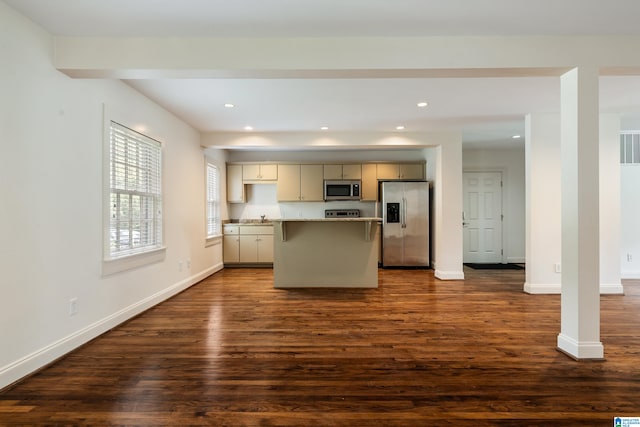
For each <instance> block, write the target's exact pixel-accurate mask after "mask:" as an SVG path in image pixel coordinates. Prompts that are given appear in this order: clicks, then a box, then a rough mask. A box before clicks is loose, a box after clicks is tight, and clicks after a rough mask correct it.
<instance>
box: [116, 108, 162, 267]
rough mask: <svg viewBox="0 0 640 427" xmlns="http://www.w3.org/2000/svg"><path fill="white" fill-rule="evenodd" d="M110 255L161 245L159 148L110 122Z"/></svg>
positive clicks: (156, 142) (145, 250) (155, 247)
mask: <svg viewBox="0 0 640 427" xmlns="http://www.w3.org/2000/svg"><path fill="white" fill-rule="evenodd" d="M109 166H110V168H109V169H110V170H109V187H110V194H109V203H110V205H109V257H110V258H119V257H124V256H127V255H133V254H138V253H142V252H147V251H151V250H154V249H157V248H160V247H161V246H162V150H161V145H160V143H159V142H158V141H156V140H154V139H151V138H149V137H148V136H145V135H143V134H140V133H138V132H136V131H134V130H131V129H129V128H127V127H125V126H122V125H120V124H118V123H116V122H113V121H112V122H111V127H110V161H109Z"/></svg>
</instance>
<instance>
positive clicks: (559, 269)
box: [553, 262, 562, 273]
mask: <svg viewBox="0 0 640 427" xmlns="http://www.w3.org/2000/svg"><path fill="white" fill-rule="evenodd" d="M553 270H554V271H555V272H556V273H562V266H561V265H560V263H559V262H556V263H555V264H553Z"/></svg>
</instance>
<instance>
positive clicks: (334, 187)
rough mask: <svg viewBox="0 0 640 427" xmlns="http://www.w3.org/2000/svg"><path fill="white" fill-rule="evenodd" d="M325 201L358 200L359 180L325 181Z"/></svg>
mask: <svg viewBox="0 0 640 427" xmlns="http://www.w3.org/2000/svg"><path fill="white" fill-rule="evenodd" d="M324 199H325V200H360V180H348V181H337V180H329V179H327V180H325V181H324Z"/></svg>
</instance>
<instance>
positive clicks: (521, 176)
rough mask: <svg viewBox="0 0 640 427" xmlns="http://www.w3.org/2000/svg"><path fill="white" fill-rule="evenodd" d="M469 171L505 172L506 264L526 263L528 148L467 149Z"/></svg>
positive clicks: (464, 159) (464, 157)
mask: <svg viewBox="0 0 640 427" xmlns="http://www.w3.org/2000/svg"><path fill="white" fill-rule="evenodd" d="M462 168H463V170H464V171H465V172H503V176H502V179H503V183H504V184H503V185H504V187H503V194H502V205H503V215H504V222H503V230H502V231H503V242H504V243H503V244H504V248H503V249H504V259H505V261H506V262H514V263H522V262H524V261H525V155H524V146H519V147H514V148H510V149H466V150H465V149H463V150H462Z"/></svg>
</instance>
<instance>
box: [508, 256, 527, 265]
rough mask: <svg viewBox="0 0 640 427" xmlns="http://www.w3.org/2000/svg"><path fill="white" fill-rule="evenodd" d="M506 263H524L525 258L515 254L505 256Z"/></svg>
mask: <svg viewBox="0 0 640 427" xmlns="http://www.w3.org/2000/svg"><path fill="white" fill-rule="evenodd" d="M507 263H508V264H524V263H525V259H524V258H523V257H517V256H512V257H507Z"/></svg>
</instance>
